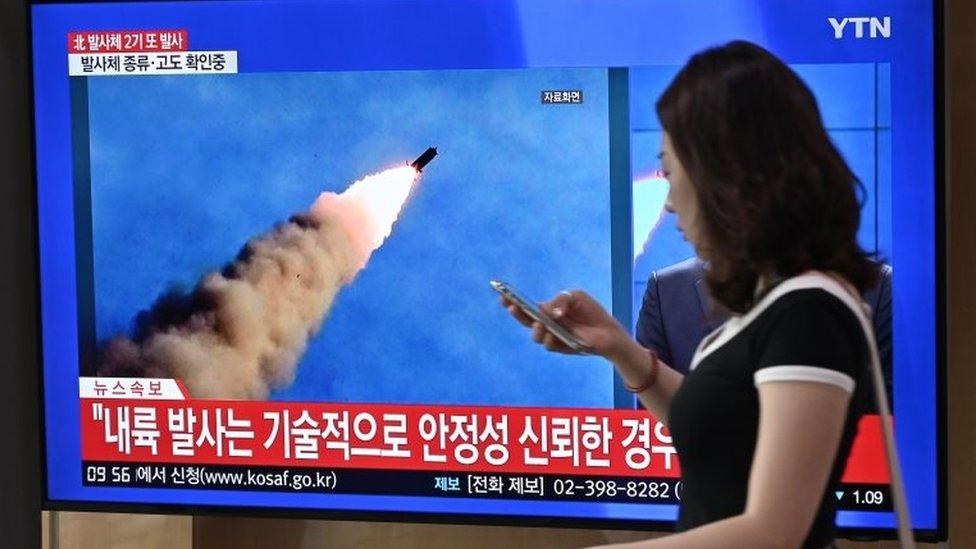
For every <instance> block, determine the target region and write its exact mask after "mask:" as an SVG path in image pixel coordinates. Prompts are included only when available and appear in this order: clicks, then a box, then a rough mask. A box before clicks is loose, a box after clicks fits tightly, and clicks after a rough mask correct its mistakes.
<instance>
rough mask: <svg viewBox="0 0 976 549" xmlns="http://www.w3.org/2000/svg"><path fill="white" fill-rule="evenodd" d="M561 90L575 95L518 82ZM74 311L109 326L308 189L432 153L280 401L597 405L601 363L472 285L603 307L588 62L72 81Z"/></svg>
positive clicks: (599, 123) (600, 113)
mask: <svg viewBox="0 0 976 549" xmlns="http://www.w3.org/2000/svg"><path fill="white" fill-rule="evenodd" d="M543 89H582V90H583V92H584V98H585V100H584V103H583V104H582V105H541V102H540V90H543ZM89 106H90V131H91V163H92V166H91V175H92V178H91V185H92V211H93V213H92V215H93V233H94V235H93V248H94V271H95V272H94V280H95V294H96V295H95V322H96V332H97V335H98V337H99V338H100V339H102V338H105V337H110V336H112V335H115V334H117V333H120V332H125V331H128V330H129V329H130V326H131V320H132V318H133V317H134V315H135V314H136V313H137V312H138V311H139V310H141V309H144V308H146V307H148V306H149V305H150V304H151V303H152V302H153V300H154V299H155V298H156V297H157V296H158V295H159V294H160V293H161V292H163V291H165V290H166V289H167V288H168V287H170V286H172V285H182V286H185V287H190V286H192V285H193V284H194V283H195V282H196V281H197V280H198V279H199V277H200V276H201V275H202V274H204V273H206V272H208V271H210V270H213V269H216V268H220V267H221V266H222V265H223V264H224V263H225V262H226V261H228V260H230V259H232V258H233V257H234V255H235V254H236V253H237V251H238V249H239V248H240V247H241V245H242V244H243V243H244V242H245V241H247V240H248V239H249V238H251V237H253V236H255V235H258V234H260V233H262V232H264V231H267V230H268V229H269V228H270V227H272V226H273V224H274V223H276V222H279V221H282V220H284V219H286V218H287V217H288V216H289V215H291V214H292V213H295V212H298V211H301V210H304V209H305V208H307V206H308V205H309V204H310V203H311V202H312V201H313V200H314V199H315V197H316V196H317V195H318V194H319V193H320V192H321V191H323V190H332V191H341V190H342V189H344V188H345V187H346V186H348V185H349V184H350V183H351V182H353V181H355V180H356V179H359V178H361V177H363V176H364V175H366V174H369V173H373V172H376V171H379V170H381V169H383V168H386V167H389V166H391V165H396V164H398V163H402V162H404V161H409V160H412V159H413V158H414V157H416V156H417V155H418V154H420V153H421V152H422V151H423V150H424V149H425V148H426V147H428V146H436V147H438V150H439V151H440V155H439V156H438V157H437V159H436V160H434V162H433V163H432V164H431V165H430V166H429V167H428V169H427V170H425V172H424V175H423V177H422V179H421V183H420V186H419V190H418V191H417V192H416V194H415V196H414V198H413V199H412V200H411V202H409V203H408V204H407V206H406V208H405V210H404V212H403V214H402V216H401V218H400V221H399V222H398V224H397V226H396V227H395V228H394V231H393V234H392V236H391V237H390V239H388V240H387V242H386V244H385V245H384V246H383V247H382V248H381V249H380V250H379V251H378V252H377V253H375V254H374V256H373V258H372V260H371V261H370V264H369V265H368V266H367V268H366V269H365V271H363V272H362V273H360V275H359V277H358V279H357V280H356V281H355V282H354V283H353V284H351V285H350V286H349V287H347V288H346V289H345V290H343V291H342V293H341V294H340V295H339V297H338V299H337V301H336V304H335V306H334V307H333V309H332V312H331V315H330V316H329V318H328V319H327V320H326V323H325V325H324V327H323V330H322V331H321V332H320V333H319V335H318V336H316V337H315V338H314V339H313V340H312V341H311V344H310V347H309V350H308V352H307V353H306V354H305V356H304V358H303V360H302V362H301V363H300V365H299V368H298V376H297V379H296V382H295V383H294V384H293V385H292V386H291V387H290V388H288V389H285V390H281V391H278V392H276V393H275V394H273V398H275V399H281V400H316V401H349V402H354V401H355V402H396V403H427V402H429V403H457V404H460V403H465V404H514V405H539V406H587V407H610V406H612V402H613V380H612V370H611V368H610V366H609V365H608V364H606V363H603V362H602V360H601V359H596V358H581V357H563V356H557V355H553V354H550V353H546V352H544V351H543V350H542V349H541V348H538V347H536V346H535V345H534V344H532V343H531V341H530V338H529V336H528V334H527V333H526V332H524V331H523V330H522V329H521V327H519V326H517V325H516V324H515V323H514V322H513V321H512V320H511V319H510V318H509V317H508V316H507V313H505V311H504V310H503V309H501V308H500V307H499V306H498V305H497V298H496V295H495V294H494V292H493V291H492V290H491V289H490V288H489V286H488V280H489V279H491V278H501V279H503V280H507V281H509V282H511V283H512V284H514V285H515V286H516V287H517V288H518V289H519V290H521V291H523V292H524V293H525V294H527V295H528V296H529V297H531V298H534V299H540V300H541V299H543V298H548V297H549V296H551V295H554V294H555V293H556V292H558V291H559V290H561V289H563V288H567V287H582V288H585V289H587V290H589V291H590V292H592V293H593V294H594V295H595V296H596V297H597V298H598V299H599V300H601V301H602V302H603V303H604V304H605V305H607V306H608V307H609V305H610V282H611V277H610V218H609V216H610V212H609V181H608V163H609V159H608V155H609V152H608V115H607V73H606V70H604V69H573V70H563V69H533V70H492V71H438V72H358V73H290V74H283V73H282V74H273V73H272V74H269V73H263V74H238V75H223V76H193V77H185V76H170V77H140V78H112V77H102V78H92V79H89Z"/></svg>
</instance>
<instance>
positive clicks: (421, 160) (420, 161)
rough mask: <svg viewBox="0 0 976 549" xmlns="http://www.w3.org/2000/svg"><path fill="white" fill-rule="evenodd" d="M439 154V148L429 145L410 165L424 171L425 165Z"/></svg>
mask: <svg viewBox="0 0 976 549" xmlns="http://www.w3.org/2000/svg"><path fill="white" fill-rule="evenodd" d="M435 156H437V149H436V148H434V147H428V148H427V150H426V151H424V152H423V154H421V155H420V156H418V157H417V159H416V160H414V161H413V162H412V163H411V164H410V165H411V166H413V167H414V169H415V170H417V171H418V172H419V171H423V169H424V167H425V166H427V164H429V163H430V161H431V160H433V159H434V157H435Z"/></svg>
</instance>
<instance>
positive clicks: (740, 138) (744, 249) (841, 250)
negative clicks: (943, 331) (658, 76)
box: [657, 41, 878, 313]
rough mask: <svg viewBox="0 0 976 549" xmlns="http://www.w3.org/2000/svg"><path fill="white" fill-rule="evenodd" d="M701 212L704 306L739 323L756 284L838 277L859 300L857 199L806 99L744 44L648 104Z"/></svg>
mask: <svg viewBox="0 0 976 549" xmlns="http://www.w3.org/2000/svg"><path fill="white" fill-rule="evenodd" d="M657 114H658V117H659V118H660V120H661V125H662V126H663V128H664V130H665V131H666V132H667V133H668V135H669V136H670V138H671V143H672V146H673V148H674V151H675V154H677V156H678V159H679V160H680V161H681V163H682V165H683V166H684V168H685V171H686V172H687V173H688V176H689V178H690V180H691V183H692V185H693V187H694V189H695V191H696V194H697V197H698V203H699V208H700V219H701V223H702V226H701V230H702V231H703V236H704V240H705V246H704V249H703V250H700V253H702V255H703V259H705V260H707V262H708V263H709V268H708V270H707V271H706V274H705V280H706V282H707V284H708V287H709V290H710V291H711V293H712V296H713V297H714V298H715V299H716V300H717V301H718V302H719V303H721V304H722V305H723V306H724V307H726V308H727V309H728V310H729V311H731V312H735V313H742V312H745V311H746V310H748V309H749V308H750V307H751V306H752V305H753V302H754V300H755V289H756V284H757V282H758V280H759V276H760V275H765V276H770V277H774V278H777V277H779V278H786V277H790V276H794V275H797V274H800V273H802V272H804V271H808V270H820V271H829V272H834V273H837V274H839V275H840V276H842V277H844V278H845V279H847V280H848V281H849V282H851V283H852V284H853V285H854V286H855V287H857V289H858V290H860V291H862V292H863V291H864V290H865V289H866V288H868V287H870V286H871V285H872V284H873V283H874V282H875V281H876V279H877V276H878V267H877V265H876V264H875V263H874V262H873V261H871V260H870V259H869V258H868V255H867V253H866V252H865V251H864V250H862V249H861V247H860V246H859V245H858V243H857V229H858V225H859V223H860V205H859V203H858V198H857V195H856V193H855V189H856V188H861V190H862V191H863V187H861V184H860V182H859V181H858V179H857V177H855V176H854V174H853V172H851V170H850V168H849V167H848V166H847V163H846V162H844V159H843V158H842V157H841V155H840V153H839V152H838V151H837V149H836V147H834V145H833V143H831V141H830V138H829V137H828V136H827V132H826V130H825V129H824V127H823V122H822V121H821V118H820V111H819V109H818V108H817V102H816V100H815V99H814V97H813V93H811V92H810V89H809V88H808V87H807V86H806V85H805V84H804V83H803V81H802V80H800V78H799V77H798V76H797V75H796V73H794V72H793V71H792V70H791V69H790V68H789V67H787V66H786V65H785V64H784V63H783V62H782V61H780V60H779V59H777V58H776V57H775V56H774V55H773V54H771V53H769V52H768V51H766V50H765V49H763V48H761V47H759V46H757V45H755V44H752V43H749V42H743V41H736V42H731V43H729V44H726V45H724V46H720V47H716V48H711V49H708V50H705V51H703V52H701V53H698V54H696V55H694V56H693V57H692V58H691V59H690V60H689V61H688V63H687V64H686V65H685V66H684V68H682V69H681V71H680V72H679V73H678V75H677V76H676V77H675V78H674V80H673V81H672V82H671V84H670V85H669V86H668V88H667V90H665V92H664V94H663V95H662V96H661V98H660V99H659V100H658V102H657Z"/></svg>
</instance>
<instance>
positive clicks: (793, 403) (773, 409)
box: [613, 381, 850, 549]
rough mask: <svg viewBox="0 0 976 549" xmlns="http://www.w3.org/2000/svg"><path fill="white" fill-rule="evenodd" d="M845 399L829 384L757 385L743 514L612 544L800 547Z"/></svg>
mask: <svg viewBox="0 0 976 549" xmlns="http://www.w3.org/2000/svg"><path fill="white" fill-rule="evenodd" d="M849 401H850V394H849V393H847V392H846V391H845V390H843V389H841V388H840V387H836V386H834V385H830V384H827V383H818V382H808V381H780V382H766V383H762V384H760V385H759V409H760V412H759V434H758V439H757V441H756V453H755V455H754V456H753V460H752V469H751V471H750V474H749V495H748V498H747V501H746V508H745V511H744V512H743V513H742V514H741V515H738V516H735V517H731V518H728V519H725V520H721V521H718V522H713V523H711V524H708V525H705V526H702V527H700V528H695V529H693V530H688V531H687V532H682V533H680V534H675V535H673V536H668V537H664V538H658V539H655V540H648V541H641V542H636V543H630V544H626V545H619V546H613V547H619V548H621V549H622V548H632V549H637V548H648V549H652V548H653V549H666V548H676V549H687V548H688V547H695V548H701V549H709V548H713V547H714V548H719V547H721V548H725V547H755V548H760V549H761V548H771V549H772V548H781V547H782V548H787V547H788V548H795V547H799V546H800V545H802V543H803V540H804V539H806V536H807V533H808V532H809V531H810V527H811V525H812V524H813V520H814V518H815V517H816V514H817V510H818V509H819V507H820V502H821V498H823V495H824V490H825V489H826V486H827V480H828V478H829V476H830V471H831V469H832V468H833V465H834V459H835V456H836V454H837V449H838V446H839V445H840V439H841V434H842V433H843V430H844V421H845V418H846V416H847V406H848V403H849ZM716 459H721V458H720V457H719V456H716Z"/></svg>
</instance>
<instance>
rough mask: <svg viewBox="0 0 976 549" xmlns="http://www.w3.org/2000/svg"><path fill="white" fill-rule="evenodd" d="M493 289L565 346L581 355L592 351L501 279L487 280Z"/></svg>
mask: <svg viewBox="0 0 976 549" xmlns="http://www.w3.org/2000/svg"><path fill="white" fill-rule="evenodd" d="M489 284H491V287H492V288H494V290H495V291H496V292H498V293H500V294H502V295H503V296H505V297H506V298H508V300H509V301H511V302H512V303H514V304H515V306H516V307H518V308H519V309H521V310H522V312H524V313H525V314H527V315H529V318H531V319H532V320H535V321H536V322H539V323H540V324H542V325H543V326H545V327H546V330H548V331H549V333H551V334H552V335H553V336H555V337H556V339H558V340H559V341H562V342H563V343H565V344H566V346H567V347H569V348H570V349H572V350H573V351H576V352H577V353H579V354H581V355H588V354H591V353H592V350H591V349H590V347H589V346H588V345H587V344H586V343H585V342H584V341H583V340H582V339H580V338H578V337H576V336H575V335H573V333H572V332H570V331H569V330H567V329H566V328H564V327H562V326H561V325H559V323H557V322H556V321H555V320H553V319H551V318H549V317H548V316H546V314H545V313H543V312H542V311H540V310H539V308H538V307H536V306H535V305H533V304H532V302H531V301H529V300H527V299H525V298H524V297H522V296H521V295H519V294H518V292H516V291H515V290H514V289H513V288H512V287H511V286H509V285H508V284H506V283H505V282H502V281H501V280H492V281H490V282H489Z"/></svg>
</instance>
